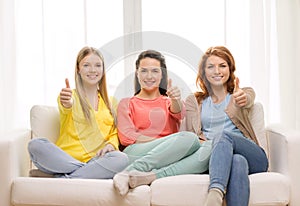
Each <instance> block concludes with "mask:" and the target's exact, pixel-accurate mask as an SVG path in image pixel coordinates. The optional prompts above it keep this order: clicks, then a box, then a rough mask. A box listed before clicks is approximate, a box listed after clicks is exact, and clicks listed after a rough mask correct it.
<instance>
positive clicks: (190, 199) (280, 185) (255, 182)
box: [151, 172, 289, 206]
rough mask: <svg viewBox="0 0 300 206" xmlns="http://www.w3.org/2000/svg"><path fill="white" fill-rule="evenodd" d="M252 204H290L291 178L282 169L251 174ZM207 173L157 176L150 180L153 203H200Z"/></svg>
mask: <svg viewBox="0 0 300 206" xmlns="http://www.w3.org/2000/svg"><path fill="white" fill-rule="evenodd" d="M249 180H250V200H249V206H259V205H260V206H261V205H277V206H283V205H287V204H288V202H289V181H288V179H287V177H286V176H284V175H282V174H279V173H271V172H265V173H258V174H253V175H249ZM208 186H209V176H208V175H179V176H172V177H166V178H161V179H157V180H155V181H154V182H153V183H152V184H151V191H152V198H151V205H152V206H186V205H189V206H201V205H202V204H203V203H204V201H205V199H206V196H207V191H208Z"/></svg>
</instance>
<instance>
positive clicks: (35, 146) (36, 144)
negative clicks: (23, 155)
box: [27, 138, 48, 154]
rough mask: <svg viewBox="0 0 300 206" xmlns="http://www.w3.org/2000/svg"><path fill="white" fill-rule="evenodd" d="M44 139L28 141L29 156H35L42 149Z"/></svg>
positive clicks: (45, 140)
mask: <svg viewBox="0 0 300 206" xmlns="http://www.w3.org/2000/svg"><path fill="white" fill-rule="evenodd" d="M47 141H48V140H47V139H46V138H35V139H32V140H30V142H29V143H28V146H27V149H28V152H29V153H30V154H35V153H37V152H38V151H40V150H41V149H42V148H43V146H42V145H43V144H45V142H47Z"/></svg>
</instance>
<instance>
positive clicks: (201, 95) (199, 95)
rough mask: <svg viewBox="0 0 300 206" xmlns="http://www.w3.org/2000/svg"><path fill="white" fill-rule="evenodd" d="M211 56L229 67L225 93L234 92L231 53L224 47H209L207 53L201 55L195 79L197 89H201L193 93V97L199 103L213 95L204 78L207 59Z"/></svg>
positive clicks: (233, 63) (233, 66)
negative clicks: (220, 59)
mask: <svg viewBox="0 0 300 206" xmlns="http://www.w3.org/2000/svg"><path fill="white" fill-rule="evenodd" d="M211 56H217V57H220V58H222V59H224V60H225V61H226V62H227V64H228V66H229V72H230V74H229V79H228V80H227V83H226V84H227V91H228V92H229V93H230V94H232V93H233V90H234V80H235V75H234V72H235V61H234V58H233V56H232V54H231V52H230V51H229V50H228V49H227V48H226V47H224V46H215V47H210V48H208V49H207V51H206V52H205V53H204V54H203V56H202V58H201V60H200V63H199V68H198V74H197V78H196V85H197V87H198V88H200V89H201V91H198V92H196V93H195V97H196V99H197V101H198V103H200V101H201V100H203V99H205V98H206V97H208V96H211V95H212V94H213V92H212V89H211V85H210V83H209V81H208V80H207V78H206V76H205V68H206V66H207V65H206V63H207V59H208V58H209V57H211Z"/></svg>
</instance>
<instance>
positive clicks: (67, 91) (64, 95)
mask: <svg viewBox="0 0 300 206" xmlns="http://www.w3.org/2000/svg"><path fill="white" fill-rule="evenodd" d="M65 83H66V87H65V88H62V89H61V92H60V95H59V96H60V103H61V104H62V105H63V106H64V107H65V108H71V107H72V105H73V99H72V89H71V88H70V83H69V80H68V78H66V79H65Z"/></svg>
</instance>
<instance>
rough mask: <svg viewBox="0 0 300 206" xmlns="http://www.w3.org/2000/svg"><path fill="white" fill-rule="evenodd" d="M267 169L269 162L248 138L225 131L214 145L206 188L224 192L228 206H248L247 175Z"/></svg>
mask: <svg viewBox="0 0 300 206" xmlns="http://www.w3.org/2000/svg"><path fill="white" fill-rule="evenodd" d="M267 169H268V159H267V156H266V154H265V152H264V150H263V149H262V148H260V147H259V146H258V145H257V144H256V143H254V142H253V141H252V140H250V139H248V138H245V137H243V136H239V135H237V134H235V133H228V132H226V131H224V133H223V135H222V137H221V138H220V139H219V140H218V141H217V142H215V143H214V145H213V150H212V154H211V157H210V163H209V175H210V186H209V188H210V189H211V188H218V189H220V190H221V191H223V193H224V194H225V199H226V202H227V206H237V205H238V206H248V203H249V194H250V186H249V178H248V174H253V173H259V172H266V171H267Z"/></svg>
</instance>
